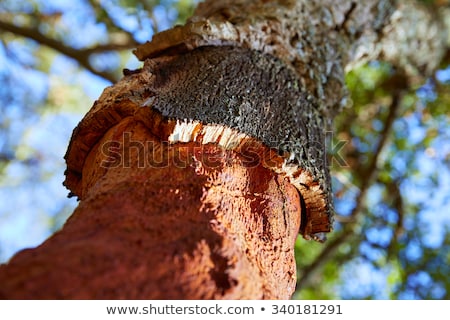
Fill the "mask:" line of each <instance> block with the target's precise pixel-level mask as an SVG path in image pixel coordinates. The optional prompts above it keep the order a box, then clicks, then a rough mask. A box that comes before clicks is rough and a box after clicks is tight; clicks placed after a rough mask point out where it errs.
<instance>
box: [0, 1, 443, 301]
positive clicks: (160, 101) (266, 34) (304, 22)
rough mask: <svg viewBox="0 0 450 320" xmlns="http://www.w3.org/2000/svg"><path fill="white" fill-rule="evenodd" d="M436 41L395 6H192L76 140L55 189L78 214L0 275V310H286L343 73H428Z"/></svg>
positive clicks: (317, 196) (320, 191)
mask: <svg viewBox="0 0 450 320" xmlns="http://www.w3.org/2000/svg"><path fill="white" fill-rule="evenodd" d="M401 9H403V11H400V10H401ZM411 17H412V18H411ZM417 17H420V21H415V20H414V19H415V18H417ZM439 28H440V22H439V19H434V17H433V15H431V14H429V13H427V12H426V11H424V10H423V9H422V8H420V7H418V6H416V5H410V6H406V7H404V4H403V2H400V4H397V2H396V1H393V0H378V1H375V0H368V1H364V2H356V1H349V0H340V1H332V0H322V1H309V0H308V1H306V0H298V1H294V0H284V1H282V0H280V1H266V0H255V1H245V0H229V1H206V2H205V3H204V4H201V5H200V6H199V7H198V9H197V11H196V13H195V15H194V17H192V19H191V20H190V21H189V22H188V23H187V24H186V25H185V26H180V27H176V28H174V29H172V30H169V31H167V32H163V33H161V34H159V35H157V36H155V37H154V39H153V41H152V42H150V43H147V44H145V45H142V46H140V47H139V48H138V49H137V50H136V51H135V54H136V55H137V57H138V58H140V59H141V60H143V61H145V63H144V67H143V68H142V69H140V70H136V71H127V72H126V76H125V77H124V78H123V79H122V80H121V81H120V82H119V83H117V84H116V85H114V86H113V87H110V88H107V89H106V90H105V91H104V93H103V95H102V96H101V97H100V99H99V100H98V101H97V102H96V103H95V105H94V106H93V108H92V109H91V110H90V111H89V113H88V114H87V115H86V116H85V118H84V119H83V121H82V122H81V123H80V124H79V126H78V127H77V128H76V129H75V130H74V134H73V136H72V140H71V143H70V146H69V148H68V152H67V154H66V160H67V165H68V168H67V171H66V181H65V185H66V186H67V187H68V188H69V189H70V190H71V194H72V195H75V196H77V197H78V198H79V199H80V200H81V202H80V205H79V207H78V208H77V209H76V211H75V212H74V214H73V215H72V217H71V218H70V219H69V220H68V222H67V223H66V224H65V226H64V227H63V229H62V230H61V231H60V232H58V233H57V234H55V235H54V236H52V237H51V238H50V239H49V240H47V241H46V242H44V243H43V244H42V245H41V246H39V247H38V248H36V249H33V250H25V251H22V252H20V253H18V254H17V255H16V256H14V257H13V258H12V259H11V261H10V262H9V263H8V264H7V265H2V266H0V283H1V284H2V286H1V287H0V297H1V298H16V299H22V298H33V299H35V298H79V299H87V298H101V299H114V298H128V299H141V298H145V299H188V298H191V299H219V298H222V299H227V298H228V299H245V298H247V299H260V298H261V299H262V298H266V299H274V298H281V299H287V298H289V297H290V296H291V294H292V293H293V291H294V288H295V260H294V251H293V250H294V241H295V238H296V235H297V232H298V230H299V229H300V233H301V234H303V236H304V237H306V238H313V239H316V240H322V239H323V238H322V233H323V232H329V231H330V230H331V224H332V220H331V216H332V211H333V209H332V203H331V192H330V190H331V188H330V178H329V172H328V167H327V165H326V148H325V142H324V133H325V130H326V129H325V124H327V123H329V122H330V121H331V119H332V117H333V115H335V114H336V113H337V112H338V111H339V108H340V107H341V106H342V105H344V104H345V97H346V90H345V85H344V73H345V70H346V69H348V68H351V67H352V65H354V64H357V63H359V62H361V61H367V60H369V59H375V58H385V59H387V60H389V61H391V62H393V63H395V64H396V65H398V66H400V67H402V68H403V69H405V70H406V71H407V72H410V73H413V74H414V73H416V74H418V73H423V74H427V73H429V72H430V71H431V70H432V69H433V68H434V67H435V66H436V65H437V63H438V62H439V60H440V57H441V56H442V54H443V52H444V49H445V39H446V35H445V34H443V35H440V34H439V33H438V32H437V30H439ZM411 30H413V31H411ZM409 32H411V34H410V33H409ZM412 34H415V35H418V36H420V37H422V39H420V41H419V40H417V41H414V40H412V39H413V38H412ZM393 44H395V45H393ZM200 47H204V48H200ZM417 49H419V52H417V51H418V50H417ZM422 56H427V59H423V57H422Z"/></svg>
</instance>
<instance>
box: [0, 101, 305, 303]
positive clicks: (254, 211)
mask: <svg viewBox="0 0 450 320" xmlns="http://www.w3.org/2000/svg"><path fill="white" fill-rule="evenodd" d="M146 110H148V111H150V109H146ZM144 142H145V143H144ZM114 145H116V146H119V147H118V148H117V149H114V150H116V151H117V153H116V152H114V153H112V154H108V153H105V152H104V151H105V150H109V147H112V146H114ZM138 146H142V148H140V147H138ZM245 151H246V150H245V149H243V150H242V151H241V153H238V152H235V151H231V150H228V151H227V150H225V149H223V148H221V147H218V146H215V145H212V144H208V145H201V144H199V143H187V144H186V143H176V144H173V145H168V144H167V143H164V142H162V141H161V139H160V138H159V137H157V136H155V135H154V134H152V133H151V132H150V130H149V128H148V127H146V125H145V124H143V123H142V122H141V121H140V120H139V116H138V115H136V116H134V117H132V116H131V117H127V118H124V119H122V120H121V121H120V122H119V123H117V124H116V125H115V126H113V127H112V128H111V129H110V130H109V131H108V132H107V133H106V134H105V136H104V137H103V138H101V140H99V141H98V143H97V144H96V145H95V146H94V147H93V149H92V151H91V152H90V153H89V156H88V158H87V160H86V165H85V167H84V169H83V187H84V188H85V189H84V190H85V191H83V195H84V196H83V198H84V199H83V201H81V203H80V205H79V207H78V208H77V209H76V210H75V212H74V213H73V215H72V216H71V217H70V218H69V220H68V221H67V223H66V224H65V226H64V228H63V229H62V230H61V231H60V232H58V233H56V234H55V235H54V236H52V237H51V238H50V239H49V240H47V241H46V242H44V244H42V245H41V246H39V247H38V248H36V249H33V250H24V251H22V252H19V253H18V254H17V255H15V256H14V257H13V258H12V260H11V261H10V262H9V263H8V264H7V265H3V266H1V267H0V283H1V286H0V298H9V299H11V298H12V299H59V298H63V299H288V298H289V297H290V296H291V294H292V293H293V291H294V289H295V282H296V273H295V259H294V251H293V247H294V242H295V239H296V237H297V232H298V228H299V223H300V198H299V194H298V192H297V190H296V189H295V187H293V186H292V185H291V184H290V183H289V182H288V181H287V180H285V179H283V178H282V177H280V176H278V175H276V174H275V173H274V172H273V171H272V170H270V169H266V168H264V167H263V166H262V165H260V164H259V165H254V166H248V165H245V163H246V161H248V157H247V156H246V155H245ZM259 151H260V153H261V154H262V153H264V150H262V149H261V150H259ZM111 155H114V156H116V157H118V156H119V155H120V158H121V159H122V160H123V161H124V162H121V163H120V165H119V164H118V165H114V162H111V159H117V158H114V157H111ZM128 156H129V157H130V158H129V160H130V161H129V162H127V161H125V158H126V157H128ZM141 159H144V160H145V166H142V163H141V161H140V160H141ZM124 163H127V165H126V166H124V165H123V164H124ZM102 164H103V165H102Z"/></svg>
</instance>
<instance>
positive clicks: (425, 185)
mask: <svg viewBox="0 0 450 320" xmlns="http://www.w3.org/2000/svg"><path fill="white" fill-rule="evenodd" d="M426 4H427V5H429V6H432V7H433V8H435V10H436V11H437V12H439V14H444V12H445V10H447V12H448V8H447V4H446V3H445V2H443V1H427V2H426ZM188 7H189V6H188V5H187V3H185V2H177V3H175V2H170V1H164V2H163V1H161V2H151V1H149V2H135V1H121V2H110V3H103V2H96V1H90V2H80V3H72V4H64V5H62V4H55V5H52V4H49V3H47V4H44V3H40V2H32V1H30V2H21V3H20V4H18V3H16V2H14V1H10V2H9V1H3V2H2V3H1V4H0V10H1V15H0V29H1V30H2V34H1V40H2V59H3V61H2V64H1V66H2V70H1V73H0V74H1V78H0V80H1V81H2V86H1V87H2V90H1V91H0V94H1V95H2V98H3V99H2V100H3V101H8V104H2V106H1V110H0V111H1V112H2V128H1V129H2V130H1V131H0V134H1V135H2V142H3V144H2V145H1V146H0V147H1V149H0V150H1V160H2V162H1V170H2V173H3V175H2V178H1V183H2V189H3V190H2V191H3V192H2V194H1V196H2V197H3V199H2V200H3V201H2V202H1V203H2V205H1V210H2V211H1V212H2V213H3V217H8V216H9V217H12V219H13V221H14V220H15V221H14V223H13V222H7V221H3V226H2V227H1V229H0V230H1V231H0V233H1V235H0V236H1V237H2V238H0V241H2V244H3V243H5V242H6V241H11V240H7V239H13V237H12V236H10V237H7V236H5V235H7V234H8V233H13V234H14V233H15V232H16V230H17V229H16V227H12V225H15V226H17V225H18V223H19V221H18V220H17V219H19V217H21V218H22V217H26V214H25V213H26V210H27V207H29V206H32V207H33V212H34V217H33V219H34V220H31V221H32V222H31V223H32V224H33V225H35V223H36V216H38V217H39V216H40V217H41V219H46V220H45V221H46V224H47V225H48V224H50V225H53V230H55V229H57V228H58V227H59V225H60V224H61V222H62V221H64V219H65V218H64V217H65V216H67V214H68V213H70V212H71V210H72V208H73V205H74V204H73V202H69V201H67V200H66V201H64V202H63V201H61V202H60V203H58V202H55V201H54V199H52V197H50V198H49V197H48V194H49V192H48V190H49V189H47V188H46V187H45V186H46V184H45V183H42V182H41V181H39V180H40V179H44V180H45V179H50V180H51V181H53V182H55V183H56V184H55V185H59V183H60V181H61V180H62V172H63V164H62V161H61V162H59V163H60V166H59V167H58V165H55V164H56V163H58V162H57V161H55V159H57V158H62V155H63V154H64V151H65V150H64V149H65V143H66V142H67V141H68V139H69V135H70V132H71V129H72V128H73V127H74V126H75V122H76V120H73V117H74V116H70V113H72V114H73V113H74V112H76V111H78V112H79V113H78V117H77V119H79V118H80V117H81V113H84V112H85V111H86V110H87V108H88V107H89V106H90V105H91V104H92V103H91V102H90V101H86V100H88V99H86V98H83V97H85V96H86V93H87V95H90V96H91V98H95V97H97V96H98V95H99V91H100V90H101V89H102V88H103V87H104V86H106V85H107V84H108V81H114V80H116V79H118V78H119V76H120V70H121V69H122V68H123V67H124V66H126V67H128V68H134V67H135V66H136V65H137V62H136V61H133V60H132V59H133V58H132V57H131V56H130V54H129V52H130V49H131V48H134V47H135V46H136V43H137V42H143V41H145V40H147V39H149V38H150V36H151V34H152V33H153V32H154V31H155V30H156V29H157V28H158V29H163V28H167V27H169V26H170V25H171V24H173V23H174V22H175V21H176V19H177V12H178V13H181V14H180V15H179V19H180V21H183V19H184V18H183V17H186V16H187V15H188V12H189V11H188V10H187V9H186V8H188ZM136 17H137V18H136ZM75 26H76V27H75ZM84 30H85V32H84ZM150 30H151V31H150ZM49 48H50V49H49ZM118 50H123V51H118ZM67 57H69V58H70V60H67V59H66V58H67ZM449 60H450V58H449V54H447V58H446V59H444V62H443V64H442V66H441V71H438V72H437V73H435V74H434V76H433V77H432V78H431V79H429V80H428V81H427V83H426V84H425V85H423V83H422V82H421V79H417V82H414V81H413V86H412V87H409V88H408V89H404V85H403V79H402V77H399V76H398V74H397V73H396V72H395V70H394V69H393V68H392V67H391V66H390V65H388V64H386V63H371V64H369V65H365V66H362V67H361V68H360V69H357V70H355V71H353V72H352V73H350V74H349V75H348V77H347V82H348V86H349V88H350V90H351V94H352V95H351V98H352V102H351V103H349V107H348V108H346V109H345V110H344V112H342V113H341V114H340V115H339V116H338V118H337V119H336V121H335V125H334V132H332V133H331V132H330V152H331V153H333V152H335V153H337V154H334V159H335V160H336V161H334V166H333V186H334V195H335V203H336V210H337V213H338V216H337V223H336V225H335V229H336V230H335V231H334V232H333V234H332V235H331V236H330V239H329V241H328V242H327V243H326V244H325V245H320V244H314V243H308V244H307V245H305V244H304V243H303V242H304V240H302V239H299V240H298V246H297V249H298V252H297V253H298V254H297V256H298V261H297V265H298V269H299V281H298V283H299V285H300V287H301V290H299V291H298V294H297V295H296V297H299V298H334V297H343V298H386V297H390V298H445V297H448V292H449V291H448V289H449V283H448V279H447V277H446V274H448V272H449V270H448V265H449V259H450V254H449V250H448V248H449V247H448V246H449V243H448V238H449V237H448V227H449V214H448V209H447V210H446V208H447V207H448V206H447V204H448V202H449V197H448V194H450V193H449V190H448V189H449V187H448V186H449V183H448V181H449V171H448V164H449V160H450V156H449V154H450V150H449V146H448V138H449V133H450V132H449V126H448V115H447V113H448V109H449V107H448V106H449V105H450V99H449V90H448V82H449V76H448V74H449V72H448V71H446V70H445V68H448V64H449V62H450V61H449ZM73 61H75V62H76V63H73ZM68 68H70V69H69V70H68ZM83 69H85V70H88V72H86V71H82V70H83ZM18 70H20V71H18ZM78 70H80V71H78ZM89 73H91V74H95V75H96V76H97V77H92V76H91V75H89ZM24 74H25V75H26V76H24ZM68 74H74V75H79V76H80V77H81V79H82V80H77V79H76V78H75V77H73V78H72V77H67V75H68ZM85 79H86V80H85ZM87 80H89V81H92V82H89V83H93V84H92V85H86V83H87ZM413 80H414V79H413ZM19 84H20V85H19ZM83 86H84V88H83ZM93 88H96V89H94V90H93ZM399 88H401V89H402V94H401V95H399V94H398V90H397V89H399ZM83 90H84V91H86V93H85V92H83ZM56 120H59V121H62V124H61V125H56V126H55V123H57V122H56ZM49 123H52V127H51V129H48V130H56V132H55V131H54V132H50V133H49V132H47V133H43V130H42V129H41V130H38V129H39V127H40V128H42V127H45V128H49V126H48V124H49ZM63 129H64V130H63ZM39 135H41V136H40V137H39ZM55 137H61V140H60V142H59V149H56V150H55V151H54V153H53V154H52V153H49V150H48V145H49V144H50V145H54V144H56V146H58V144H57V143H56V141H57V140H56V139H55ZM42 141H43V142H44V143H42ZM40 142H41V143H40ZM49 142H51V143H49ZM341 147H342V148H341ZM52 170H56V172H57V174H58V175H59V176H54V174H53V175H52V174H51V172H52ZM37 183H39V187H37V186H38V185H37ZM17 186H21V187H22V189H19V188H18V187H17ZM48 186H52V185H51V184H48ZM48 188H55V187H48ZM55 189H56V188H55ZM55 189H53V190H55ZM21 190H24V191H21ZM50 190H52V189H50ZM62 193H64V190H63V189H62V188H61V190H59V191H54V194H58V195H59V196H62ZM13 195H15V196H17V197H20V198H19V199H20V200H14V199H17V198H14V197H12V196H13ZM6 199H8V201H6ZM15 201H17V202H15ZM27 201H28V202H29V206H27ZM19 204H20V206H19ZM38 204H40V205H38ZM36 207H40V208H42V209H41V210H42V211H43V212H45V211H47V212H50V213H53V215H55V213H56V214H57V213H59V215H58V214H57V215H56V219H48V218H45V217H46V215H45V214H41V215H40V213H39V210H36ZM16 212H19V213H21V212H24V215H21V214H19V213H16ZM21 218H20V219H21ZM3 219H5V218H3ZM38 219H39V218H38ZM58 221H59V222H58ZM44 224H45V223H44ZM11 230H12V231H11ZM50 230H51V229H50ZM3 250H5V247H4V246H3ZM9 256H10V254H8V255H5V256H4V259H7V258H8V257H9ZM355 277H356V280H355Z"/></svg>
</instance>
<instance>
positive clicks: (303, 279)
mask: <svg viewBox="0 0 450 320" xmlns="http://www.w3.org/2000/svg"><path fill="white" fill-rule="evenodd" d="M392 97H393V99H392V103H391V106H390V108H389V113H388V115H387V117H386V120H385V124H384V128H383V131H382V132H381V134H380V140H379V141H378V145H377V147H376V149H375V151H374V155H373V157H372V159H371V160H370V162H369V164H368V165H367V167H366V168H365V169H363V170H361V172H362V175H361V176H362V177H364V179H362V184H361V187H360V189H359V190H360V191H359V194H358V196H357V197H356V199H355V202H356V203H355V207H354V208H353V210H352V211H351V213H350V216H349V218H350V220H349V221H350V222H349V223H348V224H345V225H344V228H343V230H342V231H341V233H340V234H339V235H338V236H337V237H336V238H334V239H333V240H331V241H330V242H328V243H327V245H326V247H325V248H324V249H323V250H322V252H321V253H320V254H319V256H318V257H317V258H316V259H315V260H314V261H313V262H312V263H311V264H310V265H308V266H306V267H304V268H302V270H298V271H299V273H300V271H302V272H301V276H300V277H299V278H298V280H297V289H298V288H302V287H303V286H304V285H305V284H306V283H307V282H308V281H309V280H310V279H311V277H312V275H313V274H314V273H315V272H316V271H318V269H319V268H320V267H322V266H323V265H324V264H325V263H326V262H328V261H329V260H330V259H331V258H332V257H333V256H334V254H335V253H336V252H337V249H338V248H339V247H340V245H341V244H343V243H345V242H346V241H347V240H348V239H349V238H350V237H351V236H353V235H354V233H355V227H356V226H357V225H358V223H357V222H358V219H357V217H358V216H359V214H360V213H361V211H362V209H363V205H364V200H365V197H366V194H367V191H368V190H369V187H370V186H371V184H372V181H373V180H374V179H375V177H376V174H377V171H378V170H377V164H378V162H379V158H380V155H381V152H382V150H383V148H384V147H385V146H386V143H387V141H388V138H389V135H390V132H391V129H392V125H393V124H394V121H395V119H396V115H397V112H398V109H399V108H400V104H401V100H402V99H401V98H402V92H400V91H397V92H394V94H393V96H392Z"/></svg>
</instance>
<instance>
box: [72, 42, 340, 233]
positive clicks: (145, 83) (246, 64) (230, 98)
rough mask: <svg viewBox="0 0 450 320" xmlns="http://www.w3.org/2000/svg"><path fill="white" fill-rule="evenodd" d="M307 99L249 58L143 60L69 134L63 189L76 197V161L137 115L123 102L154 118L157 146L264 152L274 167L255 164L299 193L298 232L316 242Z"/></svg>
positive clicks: (321, 212)
mask: <svg viewBox="0 0 450 320" xmlns="http://www.w3.org/2000/svg"><path fill="white" fill-rule="evenodd" d="M308 96H309V95H308V93H307V92H305V91H304V90H303V89H302V88H301V86H300V84H299V81H298V78H297V76H296V75H295V73H293V72H292V71H291V70H289V69H288V68H286V67H285V66H284V64H283V63H281V62H280V61H278V60H277V59H275V58H273V57H271V56H268V55H265V54H261V53H258V52H256V51H249V50H246V49H241V48H233V47H221V48H217V47H205V48H201V49H198V50H195V51H192V52H189V53H186V54H184V55H180V56H173V57H166V58H159V59H151V60H147V61H146V62H145V65H144V67H143V69H142V70H141V71H140V72H139V73H134V74H132V75H129V76H127V77H125V78H124V79H123V80H122V81H121V82H119V83H118V84H116V85H115V86H114V87H111V88H110V89H108V90H107V91H106V92H105V94H104V95H103V96H102V97H101V98H100V100H99V101H102V102H103V101H106V103H102V104H101V105H99V104H97V105H96V106H94V108H93V109H92V110H91V112H90V113H89V114H88V116H86V118H85V120H83V122H82V123H81V124H80V126H79V127H78V128H77V130H76V131H75V133H74V135H73V137H72V141H75V142H76V143H73V144H71V146H70V147H69V151H68V153H67V156H66V159H67V164H68V170H67V179H66V183H65V185H66V186H67V187H68V188H69V189H70V190H72V191H73V193H74V194H75V195H77V196H78V197H79V198H80V199H83V198H84V192H85V190H80V185H81V184H82V170H83V166H84V157H86V155H87V154H88V153H89V151H90V149H91V148H92V146H93V145H94V144H95V143H96V142H97V139H98V138H99V137H101V136H102V134H103V133H104V132H105V131H106V130H108V129H109V128H110V127H111V126H112V125H114V124H115V123H116V122H117V121H119V120H120V119H121V117H124V116H128V115H131V114H132V113H136V112H138V109H135V110H133V109H131V108H130V106H129V104H127V103H123V101H127V100H131V101H132V102H133V103H134V105H135V106H136V108H149V109H151V110H155V111H157V113H160V114H161V115H162V117H163V118H162V119H163V120H158V121H155V116H148V115H146V117H148V118H147V119H146V118H145V117H144V116H143V117H141V119H142V121H144V122H145V123H146V124H147V126H148V127H149V128H150V129H151V130H152V131H153V132H155V131H157V132H164V133H165V134H164V135H163V136H161V139H162V141H168V142H170V143H175V142H190V141H194V142H200V143H202V144H209V143H214V144H218V145H220V146H222V147H223V148H225V149H227V150H240V149H243V148H246V147H247V142H249V141H250V142H251V144H254V143H255V142H254V141H259V144H261V145H264V146H268V147H269V148H272V149H273V151H272V152H271V153H272V154H276V155H277V157H276V158H277V160H275V157H274V156H273V155H271V154H267V156H266V157H263V158H262V161H263V165H264V166H265V167H266V168H269V169H271V170H273V171H274V172H277V173H279V174H281V175H282V176H284V177H286V178H287V179H288V180H289V181H290V182H291V183H292V184H293V185H294V186H296V187H297V189H298V190H299V192H300V193H301V196H302V198H303V201H304V204H305V212H303V214H304V219H303V221H302V227H301V230H300V233H301V234H302V235H303V236H304V237H305V238H307V239H310V238H313V239H316V240H323V235H322V233H324V232H329V231H330V230H331V224H332V221H331V219H332V215H331V211H332V209H331V199H330V194H331V191H330V176H329V172H328V168H327V163H326V154H325V132H324V130H325V129H324V120H323V117H322V115H320V114H319V113H318V111H317V108H315V106H314V105H313V102H311V101H310V100H309V99H308ZM161 121H162V122H161ZM162 123H164V124H162ZM94 127H95V130H94V131H93V128H94ZM93 132H95V136H94V135H93ZM255 139H256V140H255ZM80 141H82V142H83V143H82V145H80V143H79V142H80ZM83 154H84V156H83Z"/></svg>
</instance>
